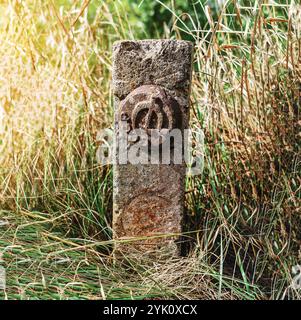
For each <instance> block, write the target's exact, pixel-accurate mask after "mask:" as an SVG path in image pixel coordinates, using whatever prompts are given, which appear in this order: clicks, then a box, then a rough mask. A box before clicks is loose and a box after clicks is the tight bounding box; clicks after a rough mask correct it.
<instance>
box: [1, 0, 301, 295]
mask: <svg viewBox="0 0 301 320" xmlns="http://www.w3.org/2000/svg"><path fill="white" fill-rule="evenodd" d="M145 2H146V4H148V5H150V2H148V1H145ZM71 3H72V4H71ZM129 3H133V1H120V2H114V1H96V0H95V1H93V0H92V1H75V2H73V1H72V2H70V3H69V2H68V1H42V0H41V1H30V0H26V1H16V0H11V1H5V2H0V7H1V20H0V28H1V32H0V54H1V59H0V163H1V167H0V168H1V169H0V186H1V187H0V204H1V209H0V230H1V233H0V252H1V257H2V260H0V265H2V266H3V267H5V268H6V272H7V288H6V291H5V292H1V291H0V296H1V297H3V298H8V299H70V298H76V299H85V298H89V299H99V298H101V299H102V298H107V299H132V298H134V299H141V298H182V299H189V298H196V299H198V298H199V299H203V298H207V299H218V298H220V299H281V298H299V292H298V291H297V290H294V289H293V288H292V287H291V286H290V285H291V283H292V277H293V274H292V272H291V271H292V270H291V269H292V267H293V266H295V265H297V264H298V263H300V260H301V251H300V241H301V216H300V214H301V209H300V208H301V183H300V182H301V175H300V172H301V155H300V136H301V135H300V128H301V119H300V104H301V67H300V65H301V64H300V62H301V8H300V5H299V4H297V3H296V2H294V1H282V2H281V5H280V4H277V3H276V2H273V1H269V2H267V1H258V2H256V3H255V4H254V1H227V2H225V5H224V6H221V7H220V8H219V9H218V10H217V11H216V12H214V13H213V12H212V10H210V9H209V8H210V7H208V6H206V5H205V4H206V3H205V1H203V2H196V3H195V5H194V6H192V10H193V11H192V12H190V14H191V15H188V14H180V13H181V11H179V9H177V7H176V4H175V3H176V2H172V3H169V1H166V2H159V1H158V2H157V3H158V4H159V5H160V6H161V7H162V8H163V9H164V10H165V11H164V12H169V13H170V15H171V20H169V23H166V24H164V25H162V26H161V25H159V27H160V28H158V30H157V31H156V33H155V35H156V34H157V36H158V37H161V38H165V37H174V38H180V37H184V38H189V39H191V40H193V41H194V43H195V62H194V76H193V85H192V98H191V104H192V112H191V118H192V121H191V126H192V128H196V127H200V128H202V129H203V130H204V133H205V150H204V153H205V167H204V172H203V174H202V176H199V177H194V178H189V179H187V197H186V207H187V224H186V237H189V239H190V240H191V241H190V243H191V245H190V250H189V253H188V256H187V257H182V258H170V259H168V260H164V259H162V260H161V261H160V260H159V261H155V262H154V261H147V259H146V258H143V257H139V259H138V258H137V259H136V260H131V261H127V263H126V265H121V264H120V263H119V264H118V263H117V264H114V263H113V261H112V258H111V255H110V253H111V248H112V245H113V241H112V240H111V229H110V222H111V210H112V208H111V207H112V186H111V184H112V179H111V178H112V177H111V168H110V167H106V168H103V167H100V166H99V165H98V164H97V162H96V155H95V154H96V150H97V147H98V145H99V143H100V142H99V141H97V132H98V130H100V129H101V128H106V127H108V126H111V120H112V99H111V91H110V69H111V45H112V43H113V42H114V41H115V40H120V39H125V38H130V39H135V38H142V37H148V34H152V35H153V36H154V33H153V32H150V30H147V29H145V30H143V31H141V30H142V29H143V28H142V27H143V25H141V24H139V23H140V22H139V18H138V19H137V18H135V17H134V16H133V13H132V11H131V10H129V9H128V6H129ZM181 3H182V2H181ZM202 3H204V5H202ZM279 3H280V2H279ZM211 7H212V6H211ZM135 8H136V9H135V10H137V12H138V13H139V10H141V14H142V13H143V14H145V12H144V11H143V4H142V5H141V6H140V7H135ZM200 17H201V18H200ZM204 17H205V18H206V20H207V23H205V24H204V22H203V20H204ZM154 20H155V18H154ZM158 21H160V19H159V20H158ZM162 24H163V23H162ZM147 25H148V24H145V26H147ZM141 28H142V29H141Z"/></svg>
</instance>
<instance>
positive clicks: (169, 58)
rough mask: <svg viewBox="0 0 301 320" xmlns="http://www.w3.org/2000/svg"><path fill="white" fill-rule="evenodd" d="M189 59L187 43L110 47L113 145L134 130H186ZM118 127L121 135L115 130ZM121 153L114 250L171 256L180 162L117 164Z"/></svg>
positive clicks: (180, 196)
mask: <svg viewBox="0 0 301 320" xmlns="http://www.w3.org/2000/svg"><path fill="white" fill-rule="evenodd" d="M192 55H193V46H192V43H190V42H187V41H176V40H143V41H120V42H117V43H115V44H114V47H113V93H114V106H115V138H116V140H118V139H119V141H120V139H123V138H124V137H123V136H121V135H124V132H126V133H129V134H130V133H131V131H133V130H134V129H140V128H141V129H144V130H146V132H149V130H150V129H159V130H161V129H167V130H172V129H180V130H181V132H183V131H184V129H186V128H188V123H189V94H190V83H191V69H192V68H191V64H192ZM124 122H126V124H127V130H126V131H122V130H121V126H122V124H123V123H124ZM122 132H123V133H122ZM160 141H161V140H158V143H159V144H160V143H162V141H161V142H160ZM133 143H135V141H134V142H133V141H132V142H131V143H128V146H129V145H131V144H133ZM121 153H124V150H123V151H121V148H120V147H119V146H117V147H116V149H115V153H114V158H115V161H116V163H115V164H114V169H113V171H114V208H113V211H114V212H113V231H114V238H115V240H117V241H116V243H117V244H116V250H117V251H122V252H123V253H130V252H133V251H136V250H138V251H141V252H146V251H147V252H148V251H150V252H152V251H155V250H157V249H160V248H163V249H168V250H171V251H172V252H177V251H178V248H177V245H176V243H177V240H178V239H179V233H180V232H181V231H182V217H183V211H184V183H185V164H184V162H181V163H178V164H177V163H174V162H173V161H171V163H170V164H163V163H161V162H160V161H161V160H159V162H158V163H157V164H151V163H148V164H145V163H144V164H143V163H142V164H141V163H138V164H135V163H134V164H133V163H130V162H129V161H127V162H123V163H120V159H121V158H123V154H121ZM120 240H121V241H120ZM127 240H129V241H127ZM115 252H116V251H115Z"/></svg>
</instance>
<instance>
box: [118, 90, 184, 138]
mask: <svg viewBox="0 0 301 320" xmlns="http://www.w3.org/2000/svg"><path fill="white" fill-rule="evenodd" d="M119 121H127V124H128V132H130V131H131V130H133V129H144V130H145V131H146V132H147V133H148V134H150V132H151V130H152V129H157V130H162V129H167V130H165V132H168V131H170V130H172V129H174V128H178V127H179V105H178V102H177V101H176V100H175V99H174V98H173V97H172V96H171V95H170V93H169V92H167V90H165V89H164V88H163V87H160V86H155V85H144V86H141V87H139V88H137V89H135V90H134V91H132V92H131V93H130V94H129V95H128V96H127V97H126V98H125V99H124V100H123V101H122V102H121V105H120V109H119Z"/></svg>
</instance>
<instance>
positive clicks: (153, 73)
mask: <svg viewBox="0 0 301 320" xmlns="http://www.w3.org/2000/svg"><path fill="white" fill-rule="evenodd" d="M192 54H193V44H192V43H191V42H190V41H184V40H139V41H133V40H124V41H117V42H115V43H114V45H113V90H114V94H115V96H117V97H118V98H119V99H122V98H124V97H125V96H126V95H128V94H129V93H130V92H131V91H133V90H134V89H136V88H137V87H139V86H141V85H146V84H154V85H160V86H163V87H165V88H167V89H171V90H183V91H184V92H183V93H184V94H187V93H188V92H189V87H190V78H191V60H192Z"/></svg>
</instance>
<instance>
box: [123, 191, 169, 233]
mask: <svg viewBox="0 0 301 320" xmlns="http://www.w3.org/2000/svg"><path fill="white" fill-rule="evenodd" d="M168 205H169V201H168V200H167V199H165V198H164V197H160V196H157V195H152V194H147V193H146V194H141V195H139V196H137V197H135V198H134V199H132V200H131V201H130V203H129V204H128V205H127V206H126V207H125V208H124V212H123V217H122V225H123V229H124V232H125V234H126V235H127V236H149V235H153V234H158V233H164V231H165V228H166V225H165V224H164V217H165V216H166V207H167V206H168Z"/></svg>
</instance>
